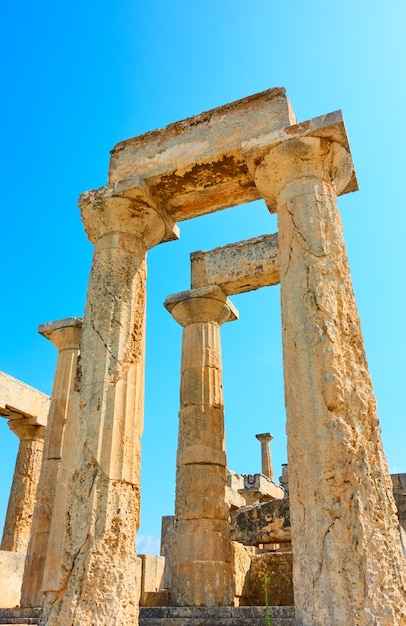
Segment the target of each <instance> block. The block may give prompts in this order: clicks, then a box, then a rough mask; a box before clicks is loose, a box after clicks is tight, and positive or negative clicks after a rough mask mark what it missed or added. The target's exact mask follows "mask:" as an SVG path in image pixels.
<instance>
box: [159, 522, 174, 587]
mask: <svg viewBox="0 0 406 626" xmlns="http://www.w3.org/2000/svg"><path fill="white" fill-rule="evenodd" d="M174 524H175V517H174V515H165V516H164V517H163V518H162V525H161V556H163V557H165V568H164V582H163V588H164V589H171V587H172V545H173V532H174Z"/></svg>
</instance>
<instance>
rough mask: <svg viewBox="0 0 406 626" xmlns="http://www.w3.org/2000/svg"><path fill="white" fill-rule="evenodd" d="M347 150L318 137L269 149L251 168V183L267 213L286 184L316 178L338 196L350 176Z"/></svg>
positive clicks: (274, 204)
mask: <svg viewBox="0 0 406 626" xmlns="http://www.w3.org/2000/svg"><path fill="white" fill-rule="evenodd" d="M353 172H354V166H353V162H352V157H351V154H350V152H349V151H348V150H347V149H346V148H345V147H344V146H342V145H341V144H339V143H337V142H335V141H331V140H329V139H325V138H322V137H300V138H294V139H289V140H287V141H283V142H282V143H279V144H278V145H276V146H274V147H273V148H271V150H270V151H269V152H268V153H267V154H266V156H265V157H264V158H263V159H262V160H261V162H260V163H259V165H258V166H257V167H256V170H255V177H254V180H255V185H256V187H257V189H258V191H259V193H260V194H261V196H262V197H263V198H264V200H265V201H266V203H267V205H268V208H269V210H270V211H271V213H274V212H276V207H277V200H278V197H279V196H280V194H281V193H282V191H283V189H284V188H285V187H287V186H288V185H289V184H290V183H293V182H294V181H297V180H300V179H303V178H310V179H311V178H313V179H314V178H316V179H318V180H320V181H324V182H326V183H328V184H330V185H331V184H332V185H334V187H335V190H336V194H337V195H340V194H341V193H342V192H343V191H344V190H345V189H346V187H347V186H348V184H349V182H350V180H351V177H352V176H353Z"/></svg>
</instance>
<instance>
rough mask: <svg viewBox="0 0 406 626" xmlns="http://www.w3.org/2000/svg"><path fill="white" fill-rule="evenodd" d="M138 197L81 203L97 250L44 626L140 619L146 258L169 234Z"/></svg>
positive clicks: (101, 195)
mask: <svg viewBox="0 0 406 626" xmlns="http://www.w3.org/2000/svg"><path fill="white" fill-rule="evenodd" d="M142 193H143V192H142V191H140V195H139V197H137V198H134V199H127V198H120V197H111V196H110V197H109V196H108V195H107V193H106V190H105V189H104V190H101V191H94V192H89V193H87V194H84V195H83V196H82V197H81V200H80V206H81V210H82V219H83V221H84V224H85V228H86V231H87V234H88V236H89V238H90V239H91V241H92V242H94V243H95V247H94V254H93V263H92V269H91V275H90V282H89V288H88V294H87V302H86V310H85V317H84V323H83V337H82V350H81V361H82V378H81V390H80V411H79V421H78V432H77V433H76V434H75V441H76V446H75V448H76V451H75V454H74V455H73V459H72V476H71V479H70V485H69V494H68V505H67V516H66V522H67V527H66V534H65V540H64V559H63V562H62V566H61V576H60V580H59V590H57V591H47V592H46V593H45V599H44V606H43V612H42V616H41V619H40V623H41V624H46V625H47V626H51V625H58V626H68V625H69V626H71V625H72V624H74V625H79V624H80V625H81V626H86V625H89V626H90V625H91V624H95V623H98V624H109V625H120V626H126V625H127V624H128V625H130V624H131V626H132V625H133V624H136V623H137V619H138V606H137V599H136V598H137V593H136V590H137V583H136V571H137V568H136V548H135V537H136V532H137V529H138V526H139V481H140V436H141V432H142V428H143V395H144V346H145V296H146V284H145V282H146V252H147V249H149V248H150V247H152V246H154V245H156V244H158V243H160V242H161V241H162V240H164V239H169V238H170V237H171V228H172V229H173V224H170V222H169V220H167V219H166V217H164V216H163V215H162V214H160V213H159V212H158V211H157V210H156V209H154V208H153V206H152V205H151V204H150V203H149V200H148V198H146V197H145V195H144V196H143V195H142ZM168 224H169V226H168ZM76 452H77V453H76Z"/></svg>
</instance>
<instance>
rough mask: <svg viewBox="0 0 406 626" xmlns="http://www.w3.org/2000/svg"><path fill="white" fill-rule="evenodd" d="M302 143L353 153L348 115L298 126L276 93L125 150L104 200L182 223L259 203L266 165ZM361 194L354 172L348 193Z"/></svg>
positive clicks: (136, 141) (118, 150)
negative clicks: (126, 201)
mask: <svg viewBox="0 0 406 626" xmlns="http://www.w3.org/2000/svg"><path fill="white" fill-rule="evenodd" d="M302 137H321V138H325V139H326V140H328V141H332V142H337V143H338V144H340V145H342V146H344V147H345V148H346V149H347V150H348V152H349V151H350V150H349V145H348V139H347V134H346V130H345V126H344V122H343V119H342V114H341V111H336V112H334V113H329V114H327V115H323V116H321V117H316V118H314V119H311V120H308V121H306V122H302V123H300V124H297V123H296V118H295V115H294V113H293V111H292V108H291V106H290V103H289V100H288V98H287V96H286V93H285V90H284V89H279V88H276V89H270V90H268V91H264V92H262V93H259V94H256V95H254V96H250V97H248V98H244V99H243V100H238V101H236V102H232V103H231V104H228V105H225V106H222V107H218V108H216V109H212V110H211V111H207V112H206V113H202V114H200V115H196V116H195V117H191V118H189V119H186V120H182V121H180V122H176V123H175V124H170V125H169V126H167V127H166V128H162V129H158V130H155V131H152V132H149V133H146V134H144V135H141V136H139V137H133V138H132V139H129V140H127V141H123V142H121V143H119V144H117V145H116V146H115V148H114V149H113V150H112V151H111V160H110V168H109V182H108V185H106V187H105V188H102V189H101V190H100V192H101V193H103V194H106V195H109V196H115V197H125V198H132V199H134V200H135V201H136V203H137V204H138V203H141V205H142V206H144V204H145V202H147V204H150V205H152V206H154V207H155V208H156V209H158V210H160V211H164V212H165V215H167V216H168V218H169V219H172V220H173V221H175V222H180V221H182V220H186V219H191V218H193V217H197V216H199V215H204V214H207V213H213V212H214V211H219V210H220V209H225V208H228V207H231V206H235V205H239V204H244V203H247V202H251V201H253V200H258V199H259V198H260V194H259V192H258V190H257V188H256V186H255V180H254V178H255V170H256V168H257V166H258V164H259V163H260V162H261V160H262V159H263V158H264V156H265V155H266V154H267V153H268V152H269V151H270V150H271V149H272V148H273V147H275V146H276V145H278V144H279V143H281V142H285V141H289V140H290V139H297V138H302ZM357 188H358V187H357V181H356V176H355V172H354V171H353V172H352V177H351V180H350V182H349V184H348V185H347V187H346V188H345V189H344V190H343V191H342V193H348V192H350V191H355V190H356V189H357ZM88 193H89V192H88ZM85 195H86V194H83V197H85ZM80 204H81V202H80ZM82 204H83V202H82ZM269 209H270V210H271V211H274V210H275V207H273V206H269Z"/></svg>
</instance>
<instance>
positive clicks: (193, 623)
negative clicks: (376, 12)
mask: <svg viewBox="0 0 406 626" xmlns="http://www.w3.org/2000/svg"><path fill="white" fill-rule="evenodd" d="M269 612H270V616H271V624H272V626H295V610H294V607H290V606H280V607H279V606H278V607H269ZM139 623H140V626H266V624H267V622H266V609H265V607H264V606H240V607H231V606H230V607H210V608H206V607H193V608H191V607H190V608H189V607H151V608H147V607H144V608H141V609H140V621H139Z"/></svg>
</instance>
